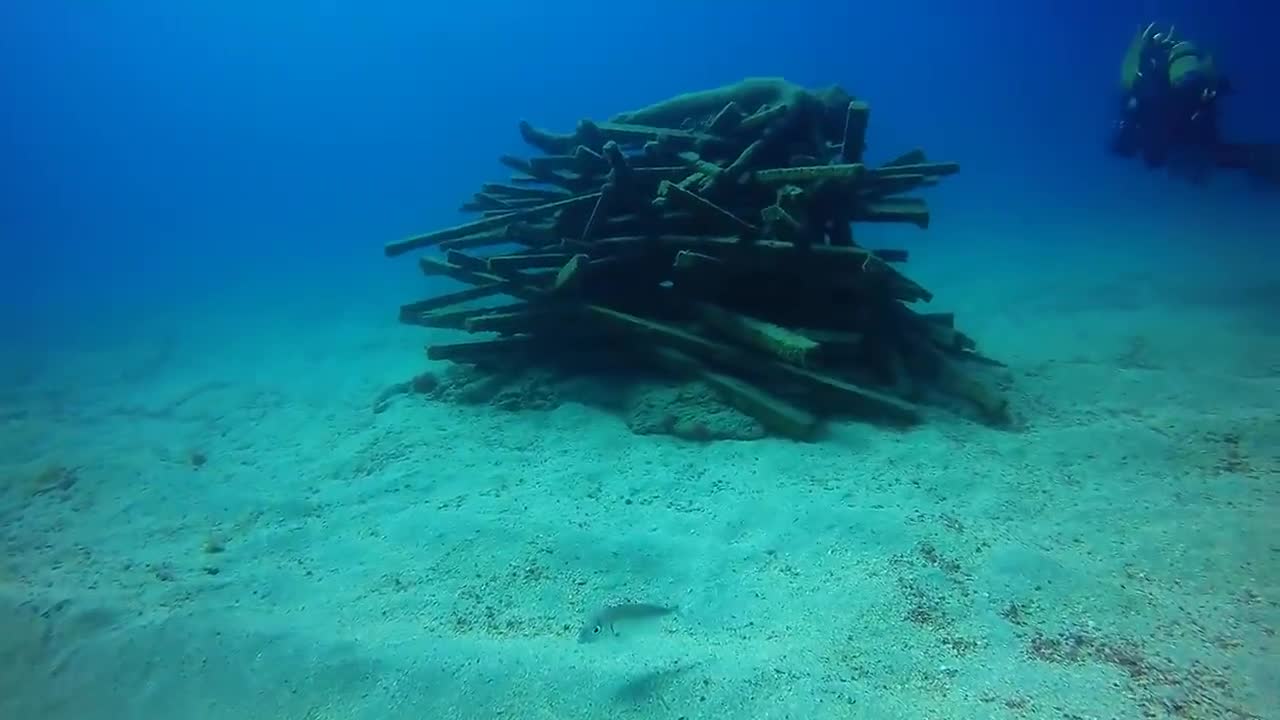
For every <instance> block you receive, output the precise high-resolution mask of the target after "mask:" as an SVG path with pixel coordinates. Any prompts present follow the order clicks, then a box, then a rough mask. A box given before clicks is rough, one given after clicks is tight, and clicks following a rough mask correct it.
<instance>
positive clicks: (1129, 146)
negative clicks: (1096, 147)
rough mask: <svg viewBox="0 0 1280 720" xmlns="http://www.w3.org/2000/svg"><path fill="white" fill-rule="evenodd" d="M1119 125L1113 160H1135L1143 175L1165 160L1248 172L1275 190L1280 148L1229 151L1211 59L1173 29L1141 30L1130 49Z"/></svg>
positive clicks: (1221, 86) (1220, 84) (1222, 83)
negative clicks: (1143, 165)
mask: <svg viewBox="0 0 1280 720" xmlns="http://www.w3.org/2000/svg"><path fill="white" fill-rule="evenodd" d="M1120 85H1121V89H1122V91H1123V93H1122V96H1121V103H1122V104H1121V108H1120V119H1119V120H1117V121H1116V124H1115V129H1114V132H1113V134H1112V137H1111V150H1112V152H1114V153H1116V154H1118V155H1121V156H1123V157H1133V156H1135V155H1141V156H1142V159H1143V161H1144V162H1145V163H1146V164H1147V166H1148V167H1153V168H1154V167H1162V166H1164V165H1166V164H1167V163H1169V162H1170V160H1171V159H1172V160H1176V161H1179V162H1180V163H1182V164H1186V163H1188V162H1189V163H1190V164H1191V165H1195V166H1199V167H1200V168H1201V169H1202V170H1208V169H1209V168H1211V167H1215V166H1216V167H1222V168H1237V169H1244V170H1248V171H1249V172H1250V173H1251V174H1252V175H1254V176H1255V177H1258V178H1260V179H1263V180H1269V181H1272V182H1280V146H1277V145H1265V144H1246V143H1227V142H1223V141H1222V139H1221V137H1220V136H1219V133H1218V106H1219V101H1220V100H1221V99H1222V98H1223V97H1224V96H1226V95H1229V94H1230V93H1231V92H1232V88H1231V84H1230V83H1229V82H1228V81H1227V79H1226V77H1224V76H1223V75H1222V73H1221V72H1219V71H1218V68H1217V66H1216V65H1215V64H1214V61H1213V56H1212V55H1209V54H1208V53H1206V52H1204V51H1203V50H1201V49H1200V48H1199V47H1197V46H1196V45H1194V44H1192V43H1190V42H1188V41H1186V40H1176V39H1174V35H1173V28H1172V27H1170V28H1169V30H1168V32H1161V31H1158V30H1157V29H1156V27H1155V23H1151V24H1150V25H1147V26H1146V27H1145V28H1143V29H1142V30H1141V31H1139V32H1138V34H1137V35H1136V36H1135V37H1134V38H1133V42H1131V43H1130V44H1129V50H1128V52H1127V53H1125V57H1124V63H1123V64H1122V65H1121V70H1120Z"/></svg>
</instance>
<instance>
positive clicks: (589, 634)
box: [578, 603, 676, 643]
mask: <svg viewBox="0 0 1280 720" xmlns="http://www.w3.org/2000/svg"><path fill="white" fill-rule="evenodd" d="M675 611H676V607H675V606H674V605H654V604H652V603H619V604H617V605H606V606H604V607H603V608H601V609H600V610H598V611H596V612H595V613H592V615H591V617H589V618H587V622H586V624H585V625H583V626H582V629H581V630H579V631H578V642H580V643H591V642H595V641H596V640H599V639H600V638H601V637H602V636H603V635H604V634H605V631H606V630H608V631H609V633H614V632H615V630H614V625H616V624H617V623H624V622H631V621H634V620H651V619H654V618H660V617H664V616H666V615H670V614H672V613H674V612H675Z"/></svg>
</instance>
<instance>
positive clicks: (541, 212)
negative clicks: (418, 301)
mask: <svg viewBox="0 0 1280 720" xmlns="http://www.w3.org/2000/svg"><path fill="white" fill-rule="evenodd" d="M599 197H600V193H598V192H593V193H586V194H585V195H575V196H573V197H569V198H566V199H564V200H556V201H554V202H549V203H544V204H542V205H537V206H535V207H531V208H527V209H524V210H517V211H515V212H513V213H511V214H510V215H504V216H502V217H491V218H483V219H480V220H476V221H474V222H469V223H465V224H463V225H455V226H453V227H450V228H445V229H443V230H436V231H435V232H429V233H426V234H424V235H416V236H414V237H411V238H407V239H404V240H399V241H396V242H392V243H387V245H386V247H385V248H384V251H385V253H386V255H387V256H388V257H393V256H396V255H402V254H404V253H407V252H409V251H411V250H417V249H419V248H425V247H431V246H433V245H439V244H440V243H441V242H444V241H445V240H453V239H455V238H462V237H466V236H468V235H475V234H476V233H480V232H483V231H485V230H492V229H494V228H499V227H503V226H505V225H508V224H510V223H512V222H514V221H516V220H534V219H536V218H539V217H543V216H546V215H550V214H551V213H554V212H556V211H557V210H563V209H565V208H569V207H573V206H576V205H582V204H586V203H594V202H595V201H596V200H597V199H599Z"/></svg>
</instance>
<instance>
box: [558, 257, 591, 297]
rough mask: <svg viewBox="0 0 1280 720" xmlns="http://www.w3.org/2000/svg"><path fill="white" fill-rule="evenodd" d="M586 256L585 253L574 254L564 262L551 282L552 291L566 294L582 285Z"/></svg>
mask: <svg viewBox="0 0 1280 720" xmlns="http://www.w3.org/2000/svg"><path fill="white" fill-rule="evenodd" d="M589 259H590V258H588V257H587V256H586V255H581V254H579V255H574V256H573V257H571V258H569V260H567V261H566V262H565V263H564V267H562V268H560V271H559V272H558V273H556V279H555V282H554V283H553V284H552V286H551V289H552V292H555V293H557V294H561V295H564V294H568V293H572V292H576V291H577V290H578V289H579V288H581V287H582V283H583V281H584V280H585V277H586V273H587V265H588V260H589Z"/></svg>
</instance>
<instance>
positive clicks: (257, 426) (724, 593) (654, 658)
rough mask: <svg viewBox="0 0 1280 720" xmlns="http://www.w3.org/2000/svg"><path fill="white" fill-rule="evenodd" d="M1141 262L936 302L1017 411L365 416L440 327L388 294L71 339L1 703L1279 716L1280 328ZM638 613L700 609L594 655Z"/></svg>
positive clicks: (22, 512)
mask: <svg viewBox="0 0 1280 720" xmlns="http://www.w3.org/2000/svg"><path fill="white" fill-rule="evenodd" d="M939 274H940V275H945V273H939ZM946 279H947V278H945V277H944V278H941V281H945V280H946ZM1131 280H1132V278H1130V280H1125V275H1124V274H1123V273H1119V274H1113V275H1110V276H1107V277H1103V278H1098V277H1094V278H1093V279H1090V280H1088V281H1081V280H1079V278H1078V276H1075V277H1073V276H1070V275H1069V274H1067V273H1064V274H1063V275H1062V279H1061V280H1058V281H1052V280H1050V281H1045V282H1057V283H1059V285H1057V286H1054V289H1053V291H1052V292H1049V293H1045V292H1044V291H1043V284H1040V285H1038V288H1039V289H1038V290H1036V291H1034V292H1033V291H1032V290H1033V289H1032V288H1019V287H1017V286H1016V285H1014V284H1012V280H1011V282H1010V284H1004V285H1000V286H999V287H998V289H992V286H991V285H986V286H984V288H965V287H961V286H958V285H951V286H947V287H946V288H945V294H946V295H948V296H955V297H962V298H965V299H966V302H967V303H968V304H967V305H964V306H960V307H957V308H956V309H957V310H959V312H960V313H961V317H962V318H963V317H970V318H977V317H978V313H979V312H981V311H986V310H990V309H992V308H1000V309H1001V310H1000V312H999V313H998V314H997V313H990V319H989V320H986V321H985V322H986V324H985V325H978V326H976V327H975V326H974V322H973V321H971V322H970V323H969V326H970V327H971V328H972V330H973V331H974V334H975V335H977V336H978V337H979V338H993V339H996V341H995V342H994V343H992V342H988V347H989V349H990V351H991V352H992V353H993V354H995V355H997V356H1001V357H1006V358H1008V359H1009V360H1010V361H1011V363H1012V364H1013V367H1014V369H1015V373H1016V376H1017V385H1018V388H1019V393H1020V396H1019V399H1018V404H1019V405H1020V407H1021V408H1023V411H1024V413H1025V414H1026V415H1027V416H1028V417H1029V426H1028V428H1027V429H1026V430H1025V431H1023V432H1020V433H1000V432H994V431H989V430H985V429H981V428H976V427H972V426H969V425H966V424H963V423H959V422H952V421H945V420H944V421H940V422H938V423H935V424H932V425H930V426H929V427H927V428H924V429H921V430H916V431H913V432H909V433H905V434H891V433H885V432H881V431H877V430H873V429H869V428H866V427H863V426H859V425H841V426H837V427H836V428H834V429H833V432H832V437H831V438H829V439H828V440H826V441H824V442H823V443H820V444H814V445H796V444H792V443H787V442H780V441H764V442H755V443H722V444H715V445H711V446H701V445H693V444H686V443H681V442H678V441H674V440H664V439H654V438H638V437H633V436H631V435H629V434H628V432H627V430H626V428H625V427H624V426H623V425H622V424H621V422H620V421H618V420H616V419H614V418H611V417H609V416H607V415H605V414H604V413H602V412H601V411H599V410H596V409H592V408H589V407H585V406H581V405H576V404H570V405H565V406H562V407H560V408H559V409H557V410H555V411H552V412H550V413H543V414H510V413H497V412H493V411H489V410H486V409H474V408H460V407H454V406H445V405H437V404H431V403H426V402H422V401H419V400H417V399H416V398H405V399H403V400H401V401H398V402H396V403H395V404H393V405H392V407H391V408H390V409H389V410H388V411H387V412H385V413H383V414H380V415H376V416H375V415H374V414H373V413H371V412H370V403H371V402H372V398H373V396H374V394H375V393H376V392H377V391H378V390H379V389H380V388H381V387H382V386H383V385H385V384H386V383H388V382H391V381H395V380H399V379H403V378H404V377H407V376H408V375H409V374H412V373H413V372H415V371H416V370H418V369H419V365H418V358H419V355H418V353H417V350H416V348H417V347H418V345H419V343H420V342H421V340H422V337H421V336H420V335H419V334H417V333H415V332H412V331H409V332H406V331H405V330H404V329H402V328H397V327H394V326H391V325H385V324H384V325H378V326H373V327H371V326H369V325H367V324H364V323H363V322H361V320H362V317H361V315H360V313H354V314H352V315H351V316H350V317H348V318H347V319H346V320H344V321H343V322H342V323H340V324H339V325H338V326H337V327H336V328H335V327H326V328H316V329H312V328H310V327H309V326H306V325H303V324H300V323H296V322H290V321H287V320H279V321H277V322H276V324H275V326H273V327H267V328H265V329H264V330H262V331H261V332H260V333H256V334H254V333H248V334H246V331H244V330H243V329H236V331H235V332H236V333H237V335H236V337H237V338H238V340H239V342H237V343H235V344H231V343H228V342H224V341H222V340H219V339H218V338H219V337H220V338H222V339H223V340H225V338H227V337H229V336H228V335H221V336H219V335H217V334H215V335H214V337H213V338H210V337H209V336H208V334H203V333H202V334H200V335H182V334H179V335H178V336H176V337H172V338H170V339H169V340H167V341H161V340H156V339H148V340H145V341H140V342H138V343H136V344H134V345H131V346H129V347H99V348H96V349H93V350H91V351H80V352H77V353H67V354H65V355H59V356H46V357H45V358H43V359H42V362H41V364H40V366H39V367H34V366H28V367H27V371H26V372H24V373H19V374H17V375H11V376H13V377H16V378H17V381H16V384H15V385H14V386H12V387H10V388H7V389H6V390H5V398H4V399H5V404H4V416H3V417H0V422H3V424H4V425H3V427H4V431H3V434H2V436H0V437H2V438H3V439H2V440H0V442H2V443H3V445H4V446H3V448H0V460H2V462H3V464H2V465H0V471H2V472H3V477H4V484H3V496H2V500H0V523H2V525H0V542H2V543H3V564H0V624H2V625H3V627H0V668H3V670H2V671H0V718H37V717H38V718H76V719H77V720H84V719H86V718H98V717H102V718H128V717H139V718H150V717H190V718H241V719H245V718H316V719H317V720H318V719H319V718H401V717H403V718H418V717H458V718H489V717H513V718H514V717H518V718H553V717H554V718H587V717H593V718H598V717H614V716H617V717H661V718H677V717H687V718H696V717H706V718H711V717H756V718H782V717H793V718H794V717H858V718H906V717H934V718H966V717H972V718H1001V717H1010V718H1021V717H1028V718H1030V717H1064V716H1071V715H1068V714H1074V716H1078V717H1141V716H1142V714H1143V713H1147V712H1152V713H1155V715H1154V716H1156V717H1164V716H1170V717H1187V718H1241V717H1255V716H1256V717H1276V715H1272V714H1269V713H1272V712H1274V711H1273V710H1272V709H1273V708H1277V707H1280V691H1278V690H1277V688H1280V667H1278V666H1277V661H1276V659H1275V658H1277V657H1280V646H1278V643H1277V641H1276V639H1275V636H1274V635H1275V631H1276V629H1277V627H1280V546H1278V545H1277V536H1276V533H1275V527H1276V525H1275V523H1276V521H1275V519H1274V518H1276V517H1280V513H1277V510H1280V483H1278V482H1277V477H1280V419H1277V413H1276V409H1277V408H1280V366H1277V363H1278V362H1280V360H1278V359H1280V336H1278V334H1277V327H1276V326H1275V325H1273V324H1272V322H1273V321H1274V317H1275V316H1274V314H1267V313H1266V312H1259V306H1260V305H1259V303H1260V300H1259V298H1258V297H1257V296H1256V295H1254V296H1250V295H1247V293H1246V297H1239V296H1238V295H1239V293H1238V292H1236V291H1232V292H1227V291H1219V290H1214V289H1213V288H1206V287H1201V286H1199V285H1195V284H1194V283H1189V284H1187V286H1181V285H1177V284H1176V283H1175V284H1173V285H1170V284H1168V283H1166V284H1164V285H1159V284H1157V285H1151V284H1146V285H1143V284H1142V283H1135V282H1132V281H1131ZM933 284H934V285H935V286H937V284H938V283H933ZM1175 286H1176V287H1175ZM1135 288H1136V289H1135ZM1256 292H1257V293H1262V294H1264V295H1265V293H1266V290H1265V288H1263V289H1259V290H1257V291H1256ZM1108 293H1110V295H1108ZM1273 307H1274V306H1273ZM270 322H271V321H268V324H270ZM227 332H230V330H228V331H227ZM15 362H17V360H15ZM197 454H198V455H202V456H203V457H204V458H205V462H204V464H203V465H201V466H199V467H197V463H196V462H193V461H194V460H195V456H196V455H197ZM610 600H643V601H655V602H668V603H677V604H679V606H680V608H681V609H680V612H679V614H678V615H677V616H675V617H671V618H667V619H665V620H662V621H658V622H655V623H651V624H648V625H641V626H631V627H627V628H625V629H624V631H623V632H622V634H621V635H619V636H618V637H612V638H607V639H606V640H605V641H602V642H599V643H596V644H592V645H579V644H577V643H576V642H575V636H576V633H577V630H578V626H579V625H580V624H581V623H582V621H583V619H584V618H585V617H586V616H587V615H588V614H589V613H590V612H591V611H592V610H594V609H596V608H597V607H598V606H599V605H600V604H601V603H603V602H606V601H610ZM1162 713H1163V714H1162Z"/></svg>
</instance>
